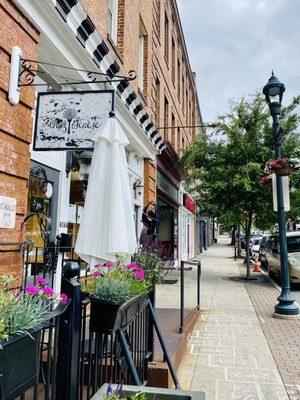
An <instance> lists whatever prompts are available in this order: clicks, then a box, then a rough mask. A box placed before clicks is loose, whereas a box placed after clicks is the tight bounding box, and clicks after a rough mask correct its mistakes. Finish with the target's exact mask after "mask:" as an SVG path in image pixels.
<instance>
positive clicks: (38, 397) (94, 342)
mask: <svg viewBox="0 0 300 400" xmlns="http://www.w3.org/2000/svg"><path fill="white" fill-rule="evenodd" d="M53 254H58V252H57V251H56V252H55V251H54V253H53ZM65 261H66V260H65ZM30 262H32V260H31V261H30ZM56 263H57V257H56ZM33 264H34V263H33ZM74 264H75V263H74V262H70V261H69V262H65V264H64V273H63V277H62V285H61V290H62V292H63V293H66V294H67V296H68V297H69V300H68V304H66V305H62V304H60V305H59V306H58V307H57V308H56V309H54V310H53V311H51V313H50V314H49V315H48V316H47V318H46V319H45V326H44V328H43V331H42V334H41V344H40V374H39V382H37V383H36V385H35V386H34V387H33V388H31V389H30V390H28V391H27V392H26V393H19V397H18V399H20V400H25V399H26V400H89V399H91V397H92V396H93V395H94V394H95V393H96V391H97V390H98V389H99V388H100V387H101V386H102V385H103V384H104V383H106V382H109V381H111V382H113V383H120V384H121V383H122V384H133V385H141V384H146V383H147V378H148V374H147V372H148V362H149V361H151V360H152V356H153V334H152V329H154V330H155V332H156V336H157V338H158V340H159V343H160V345H161V347H162V350H163V353H164V359H165V360H166V361H167V364H168V367H169V370H170V372H171V376H172V378H173V382H174V385H175V387H176V388H179V383H178V379H177V377H176V373H175V370H174V368H173V365H172V361H171V359H170V357H169V355H168V351H167V348H166V345H165V342H164V339H163V335H162V332H161V330H160V328H159V325H158V322H157V319H156V316H155V313H154V310H153V307H152V304H151V301H150V300H149V299H148V300H146V301H145V302H144V303H143V305H142V306H141V308H140V309H139V311H138V312H137V314H136V315H135V318H134V319H133V320H132V321H130V323H128V324H127V325H126V326H125V328H122V329H119V330H118V331H116V332H115V333H112V334H106V333H105V334H104V333H95V332H91V331H90V329H89V318H90V300H89V298H88V297H84V296H83V294H82V292H81V284H80V282H79V280H78V276H79V275H80V269H79V267H78V266H77V269H76V268H75V266H74ZM26 267H27V266H26ZM29 267H31V266H30V265H28V268H26V269H25V272H29ZM55 270H56V267H55V268H54V269H53V272H54V271H55ZM26 276H27V280H28V279H29V276H30V277H32V276H35V275H25V277H26ZM22 285H23V286H24V282H23V283H22ZM99 318H101V315H99ZM0 385H1V378H0ZM0 389H1V386H0ZM0 393H1V390H0ZM0 400H3V399H2V398H1V395H0ZM9 400H13V399H9Z"/></svg>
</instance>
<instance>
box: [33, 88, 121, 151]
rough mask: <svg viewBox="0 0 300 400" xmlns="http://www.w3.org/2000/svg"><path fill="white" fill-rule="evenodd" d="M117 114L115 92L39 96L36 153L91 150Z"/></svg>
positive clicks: (59, 93) (99, 91)
mask: <svg viewBox="0 0 300 400" xmlns="http://www.w3.org/2000/svg"><path fill="white" fill-rule="evenodd" d="M113 110H114V91H113V90H97V91H88V92H47V93H39V94H38V101H37V109H36V121H35V129H34V140H33V149H34V150H39V151H50V150H73V149H74V150H81V149H85V150H91V149H93V147H94V141H93V137H94V136H95V134H97V132H98V131H99V129H101V126H102V125H103V124H104V122H105V120H106V118H108V117H109V113H110V112H111V111H113Z"/></svg>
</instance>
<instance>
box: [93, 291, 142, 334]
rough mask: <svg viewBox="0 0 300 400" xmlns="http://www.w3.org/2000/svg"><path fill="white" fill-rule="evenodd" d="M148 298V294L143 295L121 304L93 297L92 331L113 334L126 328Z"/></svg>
mask: <svg viewBox="0 0 300 400" xmlns="http://www.w3.org/2000/svg"><path fill="white" fill-rule="evenodd" d="M147 298H148V294H147V293H141V294H138V295H136V296H134V297H132V298H131V299H129V300H127V301H125V302H123V303H120V302H116V301H109V300H100V299H98V298H97V297H94V296H91V297H90V300H91V314H90V331H91V332H96V333H108V334H111V333H114V332H116V331H117V330H118V329H120V328H124V327H125V326H126V325H128V324H129V323H130V321H132V320H133V319H134V317H135V316H136V315H137V314H138V313H139V311H140V309H141V308H142V307H143V305H144V304H145V302H146V300H147Z"/></svg>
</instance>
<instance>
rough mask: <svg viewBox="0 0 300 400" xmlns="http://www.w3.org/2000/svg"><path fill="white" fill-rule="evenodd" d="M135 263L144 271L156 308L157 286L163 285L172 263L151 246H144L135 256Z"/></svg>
mask: <svg viewBox="0 0 300 400" xmlns="http://www.w3.org/2000/svg"><path fill="white" fill-rule="evenodd" d="M134 261H135V262H136V263H137V264H138V265H140V267H141V268H142V269H143V271H144V275H145V280H146V282H147V284H148V287H149V289H150V297H151V302H152V305H153V307H155V286H156V285H159V284H160V283H163V282H164V280H165V278H166V275H167V274H168V272H169V269H170V262H169V261H165V260H163V259H162V258H161V257H160V256H159V254H158V250H157V249H156V248H154V247H151V246H147V247H146V246H143V247H142V248H140V249H139V250H138V252H137V253H136V254H135V256H134Z"/></svg>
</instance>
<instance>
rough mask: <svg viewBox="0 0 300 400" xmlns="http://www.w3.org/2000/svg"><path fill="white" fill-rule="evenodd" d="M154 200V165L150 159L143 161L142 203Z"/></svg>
mask: <svg viewBox="0 0 300 400" xmlns="http://www.w3.org/2000/svg"><path fill="white" fill-rule="evenodd" d="M150 201H156V165H155V163H154V162H153V161H151V160H145V163H144V204H145V205H146V204H148V203H149V202H150Z"/></svg>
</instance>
